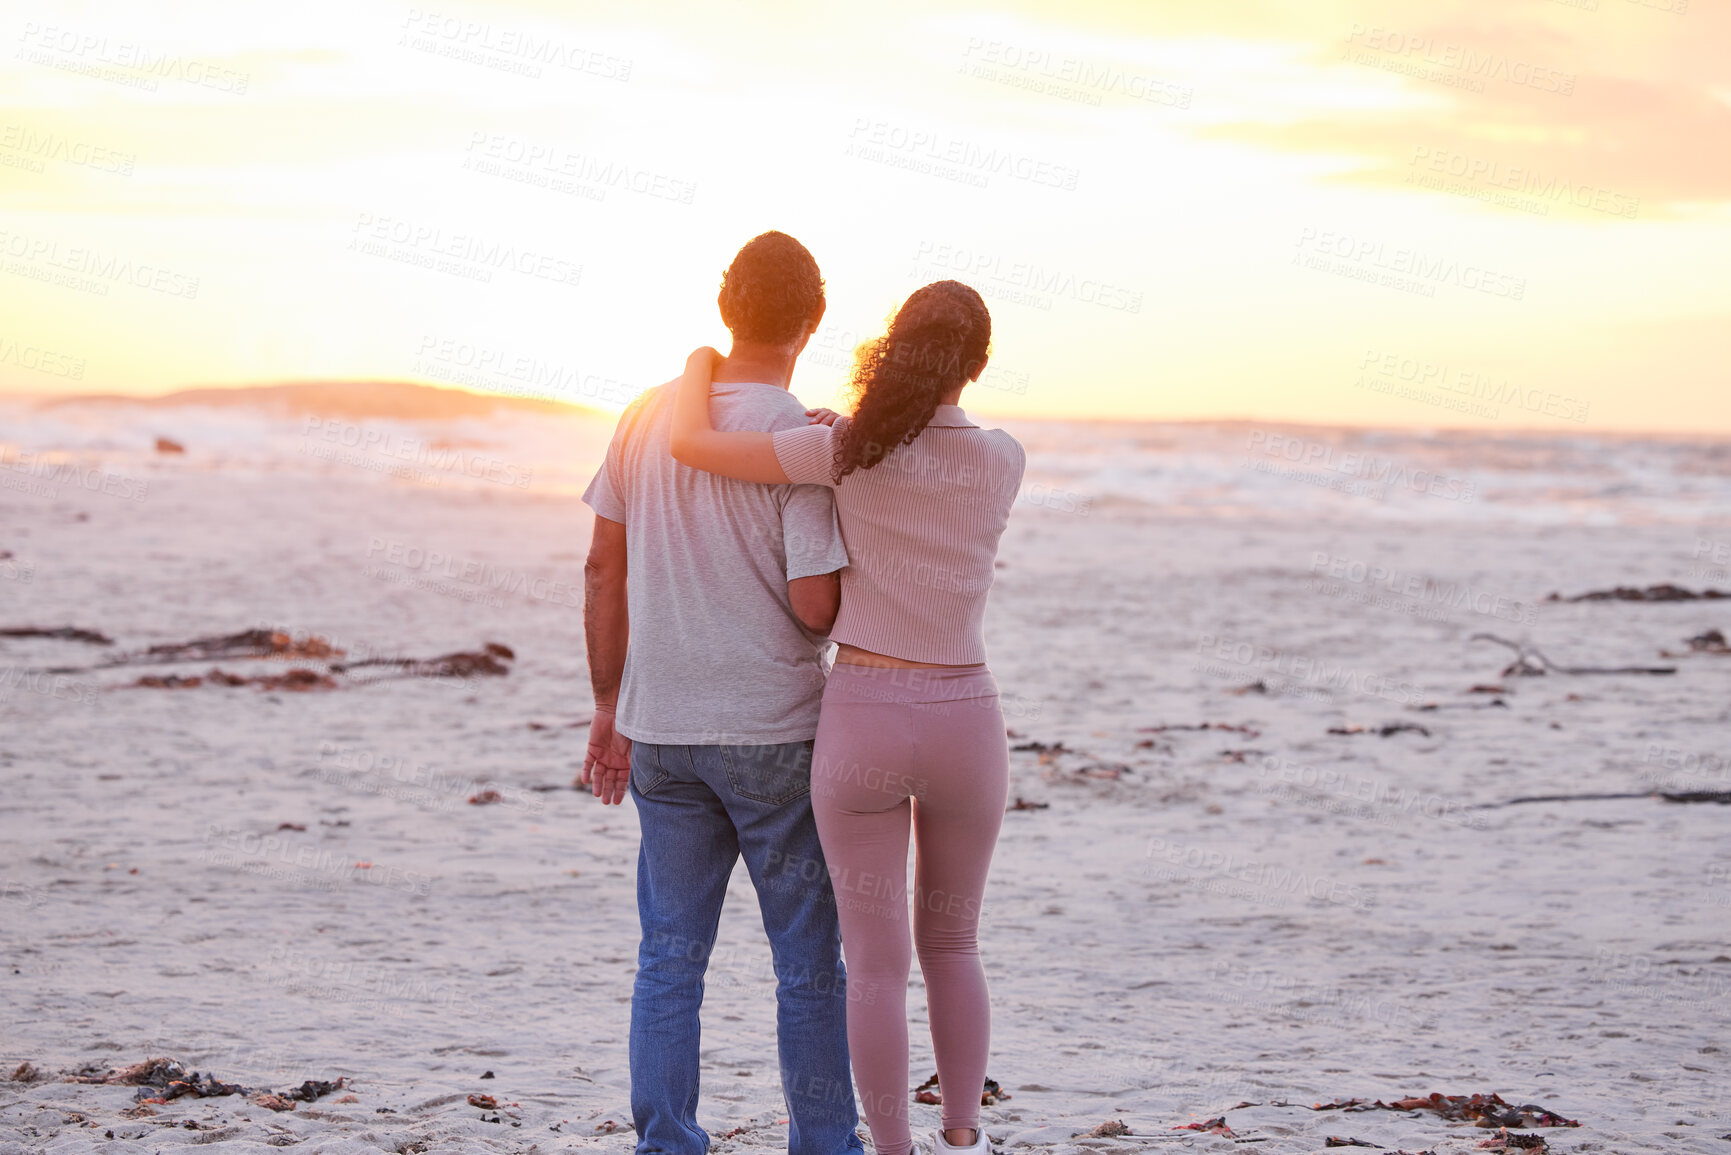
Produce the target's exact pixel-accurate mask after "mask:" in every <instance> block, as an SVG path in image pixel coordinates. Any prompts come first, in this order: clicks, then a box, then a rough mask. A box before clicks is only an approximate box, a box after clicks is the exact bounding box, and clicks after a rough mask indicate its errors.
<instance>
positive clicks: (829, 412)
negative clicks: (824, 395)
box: [805, 408, 841, 425]
mask: <svg viewBox="0 0 1731 1155" xmlns="http://www.w3.org/2000/svg"><path fill="white" fill-rule="evenodd" d="M805 416H806V424H808V425H834V424H835V423H836V418H838V417H840V416H841V414H840V413H837V412H836V411H835V410H834V409H821V408H820V409H807V410H806V411H805Z"/></svg>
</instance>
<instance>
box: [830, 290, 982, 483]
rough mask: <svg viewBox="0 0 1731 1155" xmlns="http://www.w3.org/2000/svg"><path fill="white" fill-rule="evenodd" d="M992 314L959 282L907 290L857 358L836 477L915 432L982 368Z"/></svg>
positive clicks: (867, 464)
mask: <svg viewBox="0 0 1731 1155" xmlns="http://www.w3.org/2000/svg"><path fill="white" fill-rule="evenodd" d="M991 345H992V315H991V314H990V313H988V312H987V311H986V302H985V301H983V300H981V299H980V295H979V294H978V293H976V292H975V291H974V290H973V289H971V288H969V287H968V286H967V285H964V284H962V283H961V282H960V281H936V282H933V283H932V284H930V285H926V286H924V287H923V288H919V289H915V290H914V292H913V294H912V295H911V296H909V297H908V299H907V300H906V301H905V302H903V303H902V307H901V308H900V309H898V310H896V315H895V316H894V317H893V318H891V319H890V325H889V331H888V332H886V333H885V334H884V335H883V336H882V337H878V338H876V339H875V340H872V341H868V342H867V343H866V344H864V345H862V346H861V347H860V349H859V351H858V352H857V354H856V355H855V361H854V369H853V381H852V390H853V393H854V397H855V402H854V412H853V417H852V418H851V419H850V420H849V421H848V424H847V429H846V431H845V432H844V434H843V435H842V439H841V445H840V446H839V447H838V448H837V450H836V455H835V469H834V474H835V480H836V481H838V482H839V481H841V479H842V478H844V477H846V476H847V475H848V474H850V473H852V472H853V471H854V470H856V469H870V468H872V467H873V466H874V465H876V464H877V463H878V462H880V461H882V460H883V459H884V458H885V457H886V456H887V455H888V454H889V452H890V451H891V450H893V449H895V448H897V447H898V446H902V445H906V444H907V443H908V442H910V441H912V440H913V439H914V438H916V437H918V436H919V435H920V433H921V432H922V431H923V430H924V429H925V427H926V424H927V423H928V422H929V421H931V419H932V415H933V414H934V413H935V412H937V408H938V402H939V399H940V398H942V397H943V395H944V394H945V393H948V392H949V391H950V390H952V389H954V388H955V387H956V386H958V385H961V384H963V383H964V382H967V381H972V380H973V379H974V378H975V377H978V376H979V375H980V371H981V370H982V369H983V368H985V364H986V357H987V356H988V355H989V354H990V352H991Z"/></svg>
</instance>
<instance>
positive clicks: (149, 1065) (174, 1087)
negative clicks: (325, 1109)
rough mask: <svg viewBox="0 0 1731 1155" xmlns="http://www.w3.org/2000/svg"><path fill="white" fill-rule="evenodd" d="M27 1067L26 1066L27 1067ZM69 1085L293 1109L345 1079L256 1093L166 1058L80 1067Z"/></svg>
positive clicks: (158, 1098)
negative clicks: (240, 1099)
mask: <svg viewBox="0 0 1731 1155" xmlns="http://www.w3.org/2000/svg"><path fill="white" fill-rule="evenodd" d="M26 1065H28V1064H26ZM65 1081H66V1082H68V1083H101V1084H105V1085H108V1086H121V1087H137V1088H138V1092H137V1094H136V1096H135V1098H136V1099H137V1100H138V1101H139V1103H141V1104H143V1103H167V1102H169V1101H171V1100H174V1099H180V1098H185V1097H188V1096H190V1097H192V1098H195V1099H211V1098H220V1097H222V1096H226V1095H242V1096H249V1097H251V1098H252V1099H253V1101H255V1102H259V1103H260V1105H261V1106H267V1107H271V1109H272V1110H279V1111H280V1110H293V1109H294V1102H293V1101H294V1100H298V1101H300V1102H304V1103H311V1102H314V1101H316V1100H318V1099H320V1098H322V1097H323V1096H325V1095H328V1094H330V1093H331V1092H332V1091H335V1090H338V1089H340V1088H342V1087H343V1086H344V1085H345V1084H346V1082H347V1077H346V1076H344V1077H340V1078H338V1079H337V1080H336V1081H335V1082H326V1081H324V1080H322V1079H308V1080H307V1081H306V1082H304V1083H302V1084H301V1085H300V1086H298V1087H295V1088H294V1089H292V1090H288V1091H284V1092H282V1093H281V1094H272V1093H271V1092H268V1091H257V1090H255V1089H253V1088H249V1087H243V1086H241V1085H240V1084H239V1083H225V1082H223V1081H222V1080H220V1079H218V1078H217V1077H216V1076H215V1075H213V1074H210V1073H209V1072H199V1071H188V1070H187V1069H186V1068H185V1067H184V1066H182V1065H181V1064H180V1063H178V1062H176V1061H175V1060H173V1059H170V1058H166V1057H158V1058H154V1059H146V1060H144V1061H143V1062H142V1063H133V1064H132V1065H131V1066H128V1067H119V1068H114V1069H111V1070H107V1071H99V1070H96V1069H94V1068H83V1069H81V1070H79V1071H77V1072H75V1073H73V1074H71V1075H68V1076H66V1079H65ZM264 1099H275V1100H278V1101H280V1102H282V1103H284V1104H286V1105H285V1106H276V1105H274V1104H272V1103H265V1102H261V1100H264Z"/></svg>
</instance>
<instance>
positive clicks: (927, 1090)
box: [914, 1072, 1010, 1107]
mask: <svg viewBox="0 0 1731 1155" xmlns="http://www.w3.org/2000/svg"><path fill="white" fill-rule="evenodd" d="M1009 1098H1010V1093H1009V1092H1008V1091H1006V1090H1004V1089H1003V1088H1002V1087H1000V1086H999V1085H998V1081H997V1080H996V1079H987V1080H986V1084H985V1086H984V1087H983V1088H981V1090H980V1106H982V1107H991V1106H995V1105H996V1104H998V1103H1003V1102H1005V1101H1007V1100H1008V1099H1009ZM943 1101H944V1096H943V1092H942V1091H941V1090H940V1089H939V1087H938V1076H937V1073H936V1072H933V1073H932V1077H931V1078H929V1079H927V1080H926V1081H925V1082H923V1083H921V1084H920V1085H919V1086H917V1087H915V1088H914V1102H916V1103H932V1104H939V1103H942V1102H943Z"/></svg>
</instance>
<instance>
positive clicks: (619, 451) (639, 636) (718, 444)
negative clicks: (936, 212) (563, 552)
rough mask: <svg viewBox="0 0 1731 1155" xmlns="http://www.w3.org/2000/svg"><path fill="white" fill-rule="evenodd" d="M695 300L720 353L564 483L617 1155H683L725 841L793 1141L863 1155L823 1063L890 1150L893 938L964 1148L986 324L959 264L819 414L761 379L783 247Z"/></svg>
mask: <svg viewBox="0 0 1731 1155" xmlns="http://www.w3.org/2000/svg"><path fill="white" fill-rule="evenodd" d="M718 304H719V305H720V308H721V317H722V320H723V322H725V323H726V325H727V327H728V329H729V330H730V331H731V333H732V336H733V344H732V348H731V350H730V352H729V353H728V355H727V356H726V357H723V356H721V355H720V354H719V353H717V352H716V351H715V350H713V349H708V348H704V349H699V350H698V351H697V352H696V353H693V354H692V355H691V358H690V360H689V361H688V362H687V364H686V368H685V373H684V375H683V376H682V377H681V378H680V379H679V380H678V382H676V383H670V384H668V385H663V386H660V387H658V388H655V389H651V390H649V391H647V392H646V393H644V394H643V395H642V396H641V397H640V398H638V399H637V401H635V402H634V403H633V404H632V405H631V406H630V408H628V409H627V410H626V411H625V413H624V415H623V416H622V417H621V418H620V421H619V426H618V428H617V430H616V431H615V433H614V436H613V440H612V443H611V444H610V445H609V447H608V450H607V455H606V459H605V461H604V462H603V464H602V466H601V468H600V470H599V471H598V472H597V473H596V475H595V479H594V481H593V482H591V484H590V486H589V489H588V491H587V492H586V493H585V494H584V501H585V502H587V503H588V504H589V506H590V507H591V508H592V509H593V510H594V512H595V530H594V538H593V541H592V543H591V545H590V550H589V558H588V562H587V564H586V566H585V571H584V576H585V594H586V596H585V602H584V627H585V632H586V635H587V646H588V653H589V668H590V678H591V681H592V682H593V686H594V692H595V703H596V711H595V720H594V723H593V725H592V728H591V731H590V739H589V748H588V753H587V755H586V757H585V759H584V764H583V774H582V781H583V782H584V783H585V784H587V785H589V786H590V787H591V788H592V790H593V791H594V793H595V794H596V795H597V796H598V797H600V798H601V799H602V801H604V802H611V803H617V802H621V801H622V800H623V798H624V796H625V794H626V793H627V792H629V793H630V794H631V796H632V801H633V803H634V805H635V806H636V809H637V814H638V820H639V823H640V826H641V830H642V845H641V850H640V852H639V856H638V864H637V903H638V912H639V916H640V918H641V921H642V931H643V937H642V942H641V945H640V947H639V951H638V971H637V978H636V984H635V988H634V991H633V995H632V1001H631V1035H630V1050H631V1106H632V1116H633V1121H634V1123H635V1126H636V1131H637V1152H638V1155H703V1153H704V1152H705V1151H707V1150H708V1147H709V1136H708V1134H707V1133H705V1132H704V1130H703V1129H702V1128H701V1127H699V1126H698V1123H697V1101H698V1081H699V1080H698V1074H699V1022H698V1012H699V1008H700V1006H701V1003H702V1000H703V986H704V971H705V968H706V966H707V964H708V960H709V956H710V953H711V951H712V949H713V947H714V943H715V936H716V930H717V926H718V923H719V920H720V916H721V907H722V901H723V899H724V898H725V896H726V892H727V884H728V879H729V876H730V875H731V873H732V871H733V867H734V863H735V862H736V861H737V860H738V859H739V858H740V857H741V856H743V857H744V859H745V864H746V868H747V870H748V871H749V872H750V875H751V881H752V883H753V885H754V886H755V888H756V891H757V896H758V904H759V907H760V908H761V911H762V915H763V925H764V929H765V931H767V932H768V936H769V941H770V947H771V950H772V953H773V955H774V967H775V974H776V979H777V987H776V1000H777V1033H778V1038H779V1054H780V1060H781V1080H782V1090H783V1094H784V1095H785V1096H786V1099H787V1106H788V1118H789V1135H788V1146H789V1151H790V1153H791V1155H845V1153H847V1152H857V1151H861V1150H863V1147H862V1144H861V1142H860V1139H859V1137H858V1135H857V1133H856V1127H857V1124H858V1116H857V1114H856V1108H855V1099H854V1093H853V1082H852V1081H850V1079H849V1063H850V1057H851V1064H852V1073H853V1080H854V1081H857V1085H858V1090H859V1103H860V1106H861V1107H862V1108H863V1110H864V1113H865V1117H866V1122H867V1123H868V1124H869V1126H870V1128H871V1137H872V1143H873V1146H874V1147H875V1148H876V1152H877V1155H909V1153H910V1151H911V1150H912V1149H913V1146H914V1144H913V1139H912V1136H911V1134H910V1130H909V1123H908V1103H909V1101H910V1098H911V1095H910V1090H909V1079H908V1024H907V988H908V973H909V968H910V966H911V963H912V956H913V953H914V951H915V949H917V950H918V953H919V959H920V968H921V971H922V972H923V974H924V976H925V983H926V990H927V999H928V1003H929V1008H930V1017H931V1033H932V1046H933V1050H934V1052H935V1054H936V1058H937V1067H938V1078H939V1084H940V1091H941V1094H942V1097H943V1126H942V1129H941V1130H940V1131H939V1132H938V1134H937V1135H936V1136H934V1141H933V1143H932V1144H931V1147H932V1148H934V1149H935V1151H936V1152H937V1153H939V1155H942V1153H947V1152H954V1151H970V1152H974V1153H975V1155H985V1153H986V1152H987V1151H988V1150H989V1145H988V1140H987V1138H986V1134H985V1132H984V1130H983V1129H982V1128H981V1125H980V1096H981V1091H982V1087H983V1084H984V1082H985V1075H986V1053H987V1048H988V1044H989V1039H990V1032H991V1009H990V1005H989V1002H988V996H987V990H986V979H985V972H984V970H983V969H982V967H981V965H980V954H979V947H978V942H977V931H978V928H979V919H980V910H981V903H982V896H983V894H984V892H985V886H986V875H987V872H988V870H989V868H990V866H991V857H992V850H993V847H994V845H995V844H996V841H997V837H998V828H999V825H1000V823H1001V821H1002V817H1003V812H1004V802H1005V797H1006V794H1007V791H1008V777H1009V760H1008V751H1007V749H1006V745H1005V732H1004V719H1003V713H1002V711H1001V709H1000V708H999V703H998V690H997V685H996V683H995V681H994V680H993V677H992V674H991V672H990V671H989V670H988V669H987V667H986V664H985V658H986V654H985V646H984V639H983V631H982V620H983V617H984V611H985V603H986V593H987V591H988V589H989V588H990V586H991V583H992V574H993V568H994V560H995V558H996V555H997V548H998V540H999V538H1000V536H1001V535H1002V534H1003V531H1004V526H1005V524H1006V522H1007V521H1008V518H1009V514H1010V507H1011V504H1012V503H1013V502H1014V500H1015V497H1016V493H1017V491H1018V489H1019V488H1020V484H1021V478H1022V469H1023V464H1024V454H1023V451H1022V447H1021V445H1019V444H1018V443H1017V442H1016V440H1015V439H1014V438H1013V437H1011V436H1010V435H1009V434H1007V433H1005V432H1003V431H1002V430H995V429H992V430H988V429H982V428H980V427H979V426H978V425H976V424H975V423H974V422H973V421H971V420H969V418H968V415H967V414H966V413H965V412H963V410H962V408H961V406H960V399H961V394H962V390H963V388H964V387H965V386H967V385H968V384H969V383H970V382H972V381H975V380H977V379H978V378H979V376H980V373H981V371H982V370H983V369H984V368H985V365H986V357H987V353H988V350H989V346H990V341H991V318H990V316H989V315H988V313H987V311H986V306H985V303H984V302H983V301H982V300H981V299H980V296H979V294H978V293H976V292H975V291H974V290H973V289H971V288H968V287H967V286H966V285H963V284H960V283H959V282H956V281H940V282H937V283H935V284H931V285H927V286H925V287H924V288H921V289H919V290H917V291H916V292H914V293H913V295H912V296H910V297H909V298H908V299H907V301H906V302H905V303H904V304H903V305H902V306H901V308H900V309H899V310H897V312H896V313H895V316H894V318H893V319H892V320H891V322H890V324H889V328H888V331H887V332H885V333H884V334H883V335H882V336H881V337H878V338H876V339H875V340H873V341H871V342H869V343H867V344H866V345H865V346H863V347H862V348H861V349H860V350H859V352H858V354H857V356H856V364H855V367H854V374H853V392H854V396H855V409H854V413H853V414H852V416H851V417H838V416H837V415H836V414H834V413H831V412H829V411H827V410H808V409H806V408H804V407H803V406H802V405H801V404H800V403H799V402H798V401H797V400H796V399H795V398H794V397H793V396H791V395H790V394H789V393H788V382H789V379H790V377H791V375H792V373H793V367H794V363H795V361H796V360H797V358H798V357H799V355H800V353H801V352H802V351H803V350H804V348H805V345H806V343H807V341H809V340H810V338H811V336H812V334H813V332H814V331H815V330H816V329H817V327H818V324H819V323H820V322H821V320H822V318H823V312H824V291H823V279H822V277H821V276H820V274H819V272H818V267H817V262H816V261H815V260H813V259H812V256H811V254H810V253H809V252H808V251H807V250H806V248H805V247H804V246H803V245H801V244H800V243H799V242H798V241H796V240H794V239H793V238H792V237H790V236H787V235H786V234H784V233H779V232H769V233H764V234H763V235H761V236H759V237H756V238H754V239H753V240H751V241H750V242H749V243H748V244H746V246H745V247H744V248H743V249H741V250H740V251H739V254H738V255H737V256H736V257H735V258H734V260H733V263H732V264H731V265H730V266H729V267H728V269H727V272H726V274H725V276H724V278H723V281H722V286H721V294H720V297H719V298H718ZM831 642H833V643H835V645H836V652H835V656H834V663H833V669H830V670H829V671H828V672H827V675H826V670H825V665H826V661H825V658H826V654H827V650H828V646H829V643H831ZM910 833H911V835H912V837H913V840H914V844H915V850H916V854H915V858H916V863H915V871H914V880H913V885H912V887H911V895H910V887H909V884H908V869H907V860H908V839H909V836H910ZM910 907H911V909H912V933H911V934H910V926H909V912H910ZM844 954H845V957H846V969H845V971H844V969H843V965H842V957H843V955H844Z"/></svg>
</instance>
